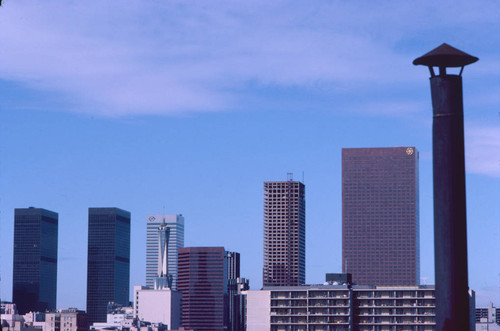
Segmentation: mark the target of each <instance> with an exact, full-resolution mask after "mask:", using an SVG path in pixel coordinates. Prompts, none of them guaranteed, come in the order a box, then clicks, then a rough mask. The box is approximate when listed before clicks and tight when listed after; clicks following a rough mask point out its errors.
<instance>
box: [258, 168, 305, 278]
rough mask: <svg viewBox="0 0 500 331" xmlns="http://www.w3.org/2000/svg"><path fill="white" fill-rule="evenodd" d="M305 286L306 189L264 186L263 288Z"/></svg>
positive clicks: (293, 184) (294, 185) (295, 184)
mask: <svg viewBox="0 0 500 331" xmlns="http://www.w3.org/2000/svg"><path fill="white" fill-rule="evenodd" d="M305 282H306V200H305V185H304V184H303V183H301V182H298V181H293V180H291V178H290V180H288V181H284V182H264V268H263V282H262V283H263V285H264V286H298V285H302V284H304V283H305Z"/></svg>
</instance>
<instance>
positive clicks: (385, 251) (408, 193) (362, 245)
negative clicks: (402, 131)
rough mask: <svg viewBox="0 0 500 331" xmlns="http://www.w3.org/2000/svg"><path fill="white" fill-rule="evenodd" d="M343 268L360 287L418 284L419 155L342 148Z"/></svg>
mask: <svg viewBox="0 0 500 331" xmlns="http://www.w3.org/2000/svg"><path fill="white" fill-rule="evenodd" d="M342 269H343V272H348V273H351V274H352V281H353V282H354V283H356V284H360V285H394V286H395V285H417V284H418V283H419V278H420V274H419V272H420V258H419V198H418V151H417V150H416V148H415V147H388V148H344V149H342Z"/></svg>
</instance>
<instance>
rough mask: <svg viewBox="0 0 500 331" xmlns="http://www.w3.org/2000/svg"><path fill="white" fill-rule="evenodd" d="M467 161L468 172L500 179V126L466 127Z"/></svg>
mask: <svg viewBox="0 0 500 331" xmlns="http://www.w3.org/2000/svg"><path fill="white" fill-rule="evenodd" d="M465 160H466V169H467V171H468V172H471V173H477V174H482V175H488V176H492V177H498V178H500V125H498V126H494V125H488V126H477V125H476V126H472V127H469V128H467V127H466V130H465Z"/></svg>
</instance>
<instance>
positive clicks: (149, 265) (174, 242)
mask: <svg viewBox="0 0 500 331" xmlns="http://www.w3.org/2000/svg"><path fill="white" fill-rule="evenodd" d="M162 223H165V225H166V227H167V228H168V229H169V238H168V253H167V268H168V274H170V275H172V289H174V290H177V250H178V249H179V248H182V247H184V217H183V216H182V215H148V217H147V237H146V286H148V287H149V288H153V285H154V279H155V277H156V276H157V273H158V259H159V250H158V228H159V227H160V225H161V224H162Z"/></svg>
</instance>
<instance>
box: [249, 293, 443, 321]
mask: <svg viewBox="0 0 500 331" xmlns="http://www.w3.org/2000/svg"><path fill="white" fill-rule="evenodd" d="M246 295H247V314H246V315H247V331H260V330H272V331H281V330H283V331H285V330H304V331H305V330H308V331H318V330H322V331H323V330H360V331H365V330H366V331H368V330H434V328H435V298H434V286H426V285H420V286H404V287H403V286H395V287H391V286H384V287H381V286H358V285H353V286H351V285H306V286H293V287H288V286H287V287H264V288H263V289H262V290H260V291H246Z"/></svg>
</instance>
